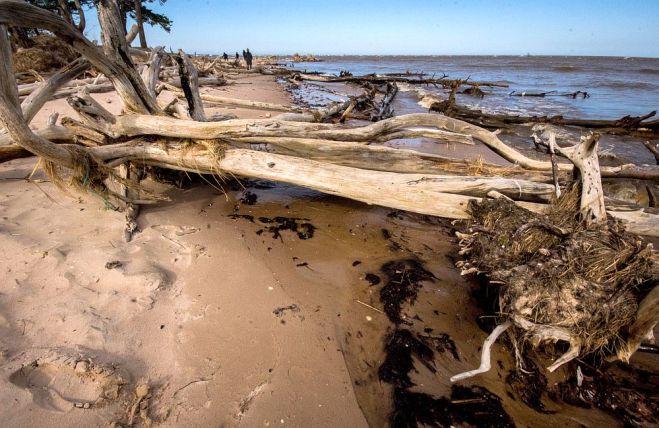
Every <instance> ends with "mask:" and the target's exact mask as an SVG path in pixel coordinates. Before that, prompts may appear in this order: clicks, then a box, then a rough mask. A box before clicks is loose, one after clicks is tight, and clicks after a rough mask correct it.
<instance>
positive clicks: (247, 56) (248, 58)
mask: <svg viewBox="0 0 659 428" xmlns="http://www.w3.org/2000/svg"><path fill="white" fill-rule="evenodd" d="M253 59H254V57H253V56H252V53H251V52H250V51H249V49H247V50H246V51H245V62H246V63H247V69H248V70H251V69H252V60H253Z"/></svg>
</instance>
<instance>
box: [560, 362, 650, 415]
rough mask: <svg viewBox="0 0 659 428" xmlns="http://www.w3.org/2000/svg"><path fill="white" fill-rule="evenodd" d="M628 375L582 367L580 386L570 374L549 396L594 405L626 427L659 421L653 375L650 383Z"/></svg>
mask: <svg viewBox="0 0 659 428" xmlns="http://www.w3.org/2000/svg"><path fill="white" fill-rule="evenodd" d="M581 368H582V369H584V367H581ZM628 376H629V375H624V374H621V373H618V374H617V376H615V377H614V376H612V375H609V374H608V373H603V372H601V371H598V372H595V371H593V372H589V371H588V370H587V369H584V378H583V381H582V383H581V386H579V385H578V383H577V377H576V374H573V375H572V376H571V377H570V378H569V379H568V380H566V381H564V382H560V383H559V384H557V385H556V386H555V387H554V388H552V389H551V390H550V391H549V396H550V397H551V398H552V399H553V400H555V401H563V402H565V403H568V404H572V405H574V406H578V407H585V408H590V407H593V406H594V407H597V408H599V409H601V410H604V411H605V412H607V413H610V414H612V415H614V416H616V417H617V418H619V419H620V420H622V421H623V422H624V424H625V426H629V427H637V426H656V425H657V423H658V422H659V418H658V417H657V415H659V403H658V402H657V400H656V398H655V397H656V391H657V388H658V387H659V382H657V378H656V376H655V379H654V381H650V382H647V380H645V381H644V380H643V379H642V377H639V376H638V375H637V374H634V373H632V374H631V377H628Z"/></svg>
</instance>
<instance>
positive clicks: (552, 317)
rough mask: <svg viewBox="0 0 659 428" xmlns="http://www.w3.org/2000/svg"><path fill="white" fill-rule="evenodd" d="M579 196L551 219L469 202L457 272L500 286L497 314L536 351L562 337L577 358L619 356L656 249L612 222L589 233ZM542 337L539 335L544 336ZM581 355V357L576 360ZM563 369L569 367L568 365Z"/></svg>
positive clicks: (649, 279)
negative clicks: (521, 332) (463, 258)
mask: <svg viewBox="0 0 659 428" xmlns="http://www.w3.org/2000/svg"><path fill="white" fill-rule="evenodd" d="M577 206H578V192H577V189H572V190H568V191H567V192H566V193H565V194H564V195H563V196H562V197H561V198H560V199H559V200H558V201H557V203H556V204H555V205H554V206H553V207H552V209H551V211H550V212H549V213H548V214H547V215H539V214H534V213H531V212H529V211H527V210H525V209H523V208H520V207H518V206H516V205H515V204H514V203H512V202H510V201H508V200H505V199H503V198H502V199H496V200H483V201H482V202H480V203H476V202H475V201H474V202H472V203H471V205H470V210H471V214H472V221H471V223H470V224H469V229H468V230H467V233H465V234H459V236H460V238H461V239H462V240H461V247H462V251H461V254H463V255H466V257H467V261H466V262H459V265H460V266H461V267H462V268H463V269H464V271H468V272H474V271H478V272H483V273H486V274H487V275H488V277H489V279H490V280H491V281H495V282H496V283H498V284H502V286H501V288H500V290H501V291H500V296H499V299H500V310H501V313H502V315H503V316H505V317H507V318H509V319H513V320H514V321H515V323H516V325H517V326H518V327H523V328H524V329H526V330H527V333H528V334H527V338H528V339H531V340H532V342H534V344H535V345H537V344H538V342H542V341H545V340H550V339H557V337H556V335H553V336H552V333H554V332H559V333H561V334H559V336H560V335H563V336H564V337H562V338H560V339H561V340H568V339H565V337H569V338H570V339H569V341H570V343H571V345H573V346H575V351H578V352H577V355H578V354H587V353H592V352H600V351H603V352H605V353H606V354H611V353H614V352H615V350H616V348H618V347H619V346H620V345H621V344H622V341H624V339H625V335H626V328H628V327H629V326H630V325H631V324H632V323H633V322H634V320H635V315H636V311H637V308H638V302H639V300H640V297H642V296H643V295H644V294H645V293H647V291H648V290H649V287H650V286H651V285H652V284H656V281H657V279H658V278H659V276H658V271H657V264H656V263H655V262H654V261H653V257H654V256H653V254H652V247H651V246H646V245H645V244H644V243H643V242H642V241H641V240H640V239H639V238H638V237H636V236H634V235H631V234H629V233H626V232H625V231H624V229H623V227H622V226H621V225H620V224H618V223H615V222H613V221H609V223H608V224H607V225H600V226H593V227H590V228H585V227H583V226H582V223H581V222H579V221H578V220H577V218H576V216H575V215H574V214H573V213H576V212H578V209H577ZM540 330H542V332H540ZM575 356H576V355H575ZM563 362H565V361H563Z"/></svg>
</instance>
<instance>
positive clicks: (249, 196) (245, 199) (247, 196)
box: [240, 190, 258, 205]
mask: <svg viewBox="0 0 659 428" xmlns="http://www.w3.org/2000/svg"><path fill="white" fill-rule="evenodd" d="M257 199H258V197H257V196H256V194H255V193H252V192H250V191H249V190H246V191H245V193H243V196H242V198H240V202H241V203H243V204H245V205H254V204H255V203H256V200H257Z"/></svg>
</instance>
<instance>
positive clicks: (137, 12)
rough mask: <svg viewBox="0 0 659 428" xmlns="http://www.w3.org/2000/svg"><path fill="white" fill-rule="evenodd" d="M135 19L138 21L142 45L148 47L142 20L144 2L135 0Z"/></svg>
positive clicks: (144, 47)
mask: <svg viewBox="0 0 659 428" xmlns="http://www.w3.org/2000/svg"><path fill="white" fill-rule="evenodd" d="M135 19H136V21H137V30H138V33H139V35H140V47H141V48H142V49H146V48H147V45H146V35H144V21H143V20H142V2H141V0H135Z"/></svg>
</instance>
